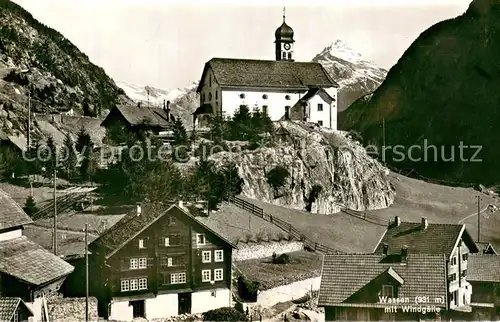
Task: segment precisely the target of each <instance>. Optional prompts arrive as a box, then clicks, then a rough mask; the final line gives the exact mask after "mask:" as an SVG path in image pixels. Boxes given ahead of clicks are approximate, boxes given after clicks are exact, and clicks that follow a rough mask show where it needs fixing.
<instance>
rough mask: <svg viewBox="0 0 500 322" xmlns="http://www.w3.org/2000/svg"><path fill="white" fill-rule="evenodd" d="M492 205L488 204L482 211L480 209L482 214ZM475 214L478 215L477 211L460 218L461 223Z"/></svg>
mask: <svg viewBox="0 0 500 322" xmlns="http://www.w3.org/2000/svg"><path fill="white" fill-rule="evenodd" d="M489 207H490V205H488V206H486V207H485V208H484V209H482V210H481V211H479V213H480V214H482V213H483V212H485V211H486V210H488V208H489ZM474 216H477V212H474V213H472V214H470V215H468V216H465V217H464V218H462V219H460V220H459V221H458V223H459V224H463V223H464V221H466V220H467V219H469V218H470V217H474Z"/></svg>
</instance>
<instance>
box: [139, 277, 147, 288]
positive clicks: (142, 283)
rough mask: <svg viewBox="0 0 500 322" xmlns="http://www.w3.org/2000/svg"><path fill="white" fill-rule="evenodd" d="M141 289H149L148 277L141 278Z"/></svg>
mask: <svg viewBox="0 0 500 322" xmlns="http://www.w3.org/2000/svg"><path fill="white" fill-rule="evenodd" d="M139 289H140V290H147V289H148V279H147V278H139Z"/></svg>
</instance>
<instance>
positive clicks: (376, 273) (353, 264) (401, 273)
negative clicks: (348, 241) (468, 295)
mask: <svg viewBox="0 0 500 322" xmlns="http://www.w3.org/2000/svg"><path fill="white" fill-rule="evenodd" d="M446 260H447V258H446V256H445V255H444V254H417V253H412V252H411V250H409V249H406V248H402V249H400V251H399V252H398V253H397V254H396V253H395V252H392V253H391V254H390V255H389V254H340V255H325V256H324V259H323V269H322V274H321V285H320V291H319V299H318V306H320V307H324V308H325V320H326V321H337V320H344V321H345V320H347V321H381V320H384V321H391V320H406V321H408V320H421V319H434V320H436V319H439V318H441V317H443V316H446V314H447V309H448V292H447V281H446ZM416 299H418V301H416Z"/></svg>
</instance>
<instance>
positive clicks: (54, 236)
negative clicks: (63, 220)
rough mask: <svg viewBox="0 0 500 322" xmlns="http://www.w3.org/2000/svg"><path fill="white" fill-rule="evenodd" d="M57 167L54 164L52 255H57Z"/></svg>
mask: <svg viewBox="0 0 500 322" xmlns="http://www.w3.org/2000/svg"><path fill="white" fill-rule="evenodd" d="M56 189H57V169H56V167H55V165H54V231H53V240H52V249H53V250H54V255H56V256H57V194H56Z"/></svg>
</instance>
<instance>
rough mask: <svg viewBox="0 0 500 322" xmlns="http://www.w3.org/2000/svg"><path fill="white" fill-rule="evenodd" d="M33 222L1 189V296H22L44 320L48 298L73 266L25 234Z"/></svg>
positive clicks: (34, 312)
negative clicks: (26, 226)
mask: <svg viewBox="0 0 500 322" xmlns="http://www.w3.org/2000/svg"><path fill="white" fill-rule="evenodd" d="M31 223H32V220H31V218H30V217H28V215H26V213H25V212H24V211H23V210H22V209H21V207H20V206H19V205H17V204H16V202H15V201H14V200H13V199H12V198H11V197H10V196H9V195H7V193H5V192H4V191H3V190H0V298H1V297H8V298H12V297H13V298H19V299H21V300H22V301H23V302H25V303H27V306H28V307H29V308H30V310H31V311H32V312H33V315H34V319H35V320H41V319H42V316H44V314H43V307H44V305H46V302H45V299H46V297H47V296H49V295H54V294H57V292H58V291H59V288H60V287H61V285H62V284H63V282H64V280H65V278H66V277H67V276H68V275H69V274H70V273H71V272H72V271H73V266H71V265H70V264H68V263H66V262H65V261H64V260H62V259H61V258H59V257H57V256H55V255H53V254H52V253H50V252H49V251H47V250H45V249H44V248H43V247H41V246H40V245H38V244H35V243H34V242H32V241H31V240H29V239H28V238H27V237H26V236H23V229H24V226H25V225H28V224H31ZM18 306H19V305H18ZM21 308H22V305H21ZM21 310H23V309H21ZM24 313H26V312H25V311H24V310H23V312H21V313H20V314H24Z"/></svg>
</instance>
